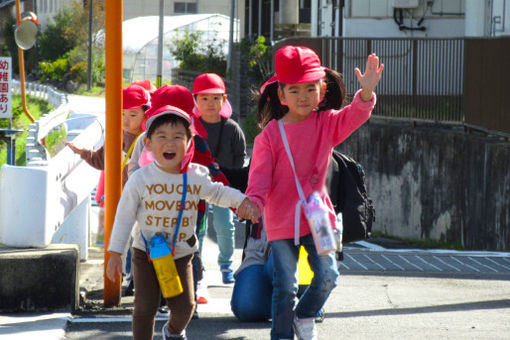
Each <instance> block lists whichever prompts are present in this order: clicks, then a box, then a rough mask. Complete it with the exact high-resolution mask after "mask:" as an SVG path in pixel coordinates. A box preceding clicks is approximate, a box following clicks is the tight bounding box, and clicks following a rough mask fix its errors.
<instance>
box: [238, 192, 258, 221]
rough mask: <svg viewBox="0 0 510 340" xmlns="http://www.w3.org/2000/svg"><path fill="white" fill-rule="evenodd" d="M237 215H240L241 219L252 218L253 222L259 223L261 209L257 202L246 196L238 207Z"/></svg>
mask: <svg viewBox="0 0 510 340" xmlns="http://www.w3.org/2000/svg"><path fill="white" fill-rule="evenodd" d="M237 215H239V217H240V218H241V219H245V220H251V221H252V222H253V223H258V222H259V219H260V210H259V207H258V206H257V205H256V204H255V203H253V202H252V201H250V199H249V198H248V197H246V198H245V199H244V201H243V202H242V203H241V205H240V206H239V207H238V208H237Z"/></svg>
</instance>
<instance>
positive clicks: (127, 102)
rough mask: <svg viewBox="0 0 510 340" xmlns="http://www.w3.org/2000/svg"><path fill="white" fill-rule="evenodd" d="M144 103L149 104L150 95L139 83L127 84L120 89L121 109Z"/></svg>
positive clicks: (136, 106)
mask: <svg viewBox="0 0 510 340" xmlns="http://www.w3.org/2000/svg"><path fill="white" fill-rule="evenodd" d="M144 105H147V106H151V102H150V95H149V92H148V91H147V90H145V89H144V88H143V87H141V86H139V85H129V86H126V87H124V88H123V89H122V109H124V110H132V109H137V108H139V107H142V106H144Z"/></svg>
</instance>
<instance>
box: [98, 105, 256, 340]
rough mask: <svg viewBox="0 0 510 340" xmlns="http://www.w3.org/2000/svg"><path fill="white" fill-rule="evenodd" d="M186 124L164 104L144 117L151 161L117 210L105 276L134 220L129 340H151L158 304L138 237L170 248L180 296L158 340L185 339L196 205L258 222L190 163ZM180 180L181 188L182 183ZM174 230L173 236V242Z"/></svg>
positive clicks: (114, 269) (248, 207) (240, 198)
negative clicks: (131, 339) (154, 239)
mask: <svg viewBox="0 0 510 340" xmlns="http://www.w3.org/2000/svg"><path fill="white" fill-rule="evenodd" d="M190 124H191V118H190V117H189V115H188V114H187V113H186V112H184V111H182V110H181V109H178V108H176V107H173V106H170V105H165V106H162V107H161V108H159V109H157V110H156V111H155V112H154V113H153V114H152V115H151V116H150V117H149V118H148V119H147V122H146V130H147V135H146V137H145V139H144V143H145V146H146V148H147V149H148V150H149V151H151V152H152V154H153V156H154V158H155V161H154V162H153V163H150V164H148V165H146V166H144V167H142V168H140V169H139V170H138V171H136V172H134V173H133V175H132V176H130V178H129V180H128V182H127V183H126V186H125V187H124V190H123V192H122V196H121V199H120V201H119V205H118V207H117V214H116V216H115V222H114V226H113V231H112V236H111V239H110V246H109V248H108V250H109V251H110V253H111V256H110V261H109V263H108V266H107V271H106V274H107V276H108V278H110V280H115V277H116V276H117V275H118V273H119V272H120V268H121V258H120V254H121V253H122V250H123V249H124V246H125V244H126V242H127V239H128V237H129V235H130V233H131V228H132V226H133V224H134V222H135V221H138V227H137V228H136V230H135V232H134V241H133V271H134V279H135V282H136V289H135V300H134V312H133V336H134V339H135V340H136V339H152V335H153V331H154V317H155V315H156V312H157V309H158V307H159V303H160V289H159V285H158V281H157V277H156V274H155V272H154V268H153V266H152V264H151V263H150V262H149V261H148V260H147V255H146V254H145V253H146V252H147V251H148V249H147V248H146V244H145V242H144V238H145V239H146V240H150V239H151V238H152V237H153V236H154V235H156V234H161V235H163V236H164V237H165V239H166V240H167V243H168V244H169V246H170V247H173V246H175V255H174V259H175V265H176V267H177V272H178V273H179V277H180V279H181V283H182V288H183V293H181V294H180V295H177V296H175V297H172V298H168V299H167V303H168V307H169V309H170V316H169V321H168V322H167V323H166V324H165V325H164V326H163V330H162V333H163V339H186V333H185V329H186V327H187V325H188V323H189V321H190V319H191V316H192V314H193V310H194V308H195V299H194V292H193V275H192V265H191V261H192V258H193V253H194V252H196V251H197V250H198V241H197V237H196V235H195V225H196V218H197V206H198V201H199V200H200V199H205V200H206V201H208V202H211V203H213V204H216V205H219V206H223V207H233V208H237V210H238V214H239V216H240V217H241V218H247V219H253V220H258V218H259V217H260V216H259V214H258V209H257V208H256V206H255V205H254V204H253V203H252V202H251V201H250V200H248V199H247V198H246V196H245V195H244V194H242V193H241V192H240V191H238V190H236V189H233V188H230V187H226V186H224V185H223V184H221V183H217V182H212V181H211V179H210V177H209V171H208V169H207V168H206V167H204V166H202V165H198V164H195V163H190V161H191V158H192V157H193V138H192V132H191V125H190ZM185 180H186V182H187V185H186V186H184V185H183V184H184V181H185ZM184 187H186V200H185V203H184V209H183V213H182V220H181V222H180V225H179V226H178V225H177V219H176V217H177V215H178V213H179V210H180V208H181V199H182V192H183V188H184ZM157 188H159V189H157ZM156 189H157V190H156ZM176 202H177V204H176ZM176 230H178V232H177V234H178V235H177V237H176V242H175V243H173V240H174V234H175V233H176Z"/></svg>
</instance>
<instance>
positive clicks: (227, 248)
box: [211, 204, 235, 266]
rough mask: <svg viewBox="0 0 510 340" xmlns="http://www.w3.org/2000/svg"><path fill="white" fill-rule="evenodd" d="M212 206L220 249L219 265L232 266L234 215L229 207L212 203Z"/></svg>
mask: <svg viewBox="0 0 510 340" xmlns="http://www.w3.org/2000/svg"><path fill="white" fill-rule="evenodd" d="M211 207H212V212H213V224H214V230H215V231H216V240H217V242H218V248H219V250H220V253H219V255H218V265H220V266H224V265H229V266H230V265H231V264H232V255H233V254H234V241H235V240H234V232H235V227H234V215H233V213H232V210H230V209H229V208H221V207H218V206H215V205H212V204H211Z"/></svg>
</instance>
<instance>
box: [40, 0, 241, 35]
mask: <svg viewBox="0 0 510 340" xmlns="http://www.w3.org/2000/svg"><path fill="white" fill-rule="evenodd" d="M34 1H35V8H36V12H37V16H38V19H39V23H40V24H41V27H42V28H43V29H44V27H45V26H46V25H47V24H48V23H49V22H50V19H51V18H52V17H53V16H55V15H56V14H57V13H58V12H59V11H61V10H63V9H64V8H65V7H66V6H67V7H69V6H71V5H72V3H73V2H79V3H82V4H84V5H87V4H88V1H89V0H34ZM92 1H94V2H96V1H105V0H92ZM159 2H160V0H123V20H128V19H132V18H136V17H142V16H154V15H159ZM234 2H235V17H236V19H239V20H241V21H243V20H244V2H243V1H238V0H236V1H234ZM230 3H231V1H230V0H214V1H212V0H180V1H175V0H165V1H164V4H165V11H164V15H165V16H171V15H181V14H210V13H219V14H223V15H226V16H230Z"/></svg>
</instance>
